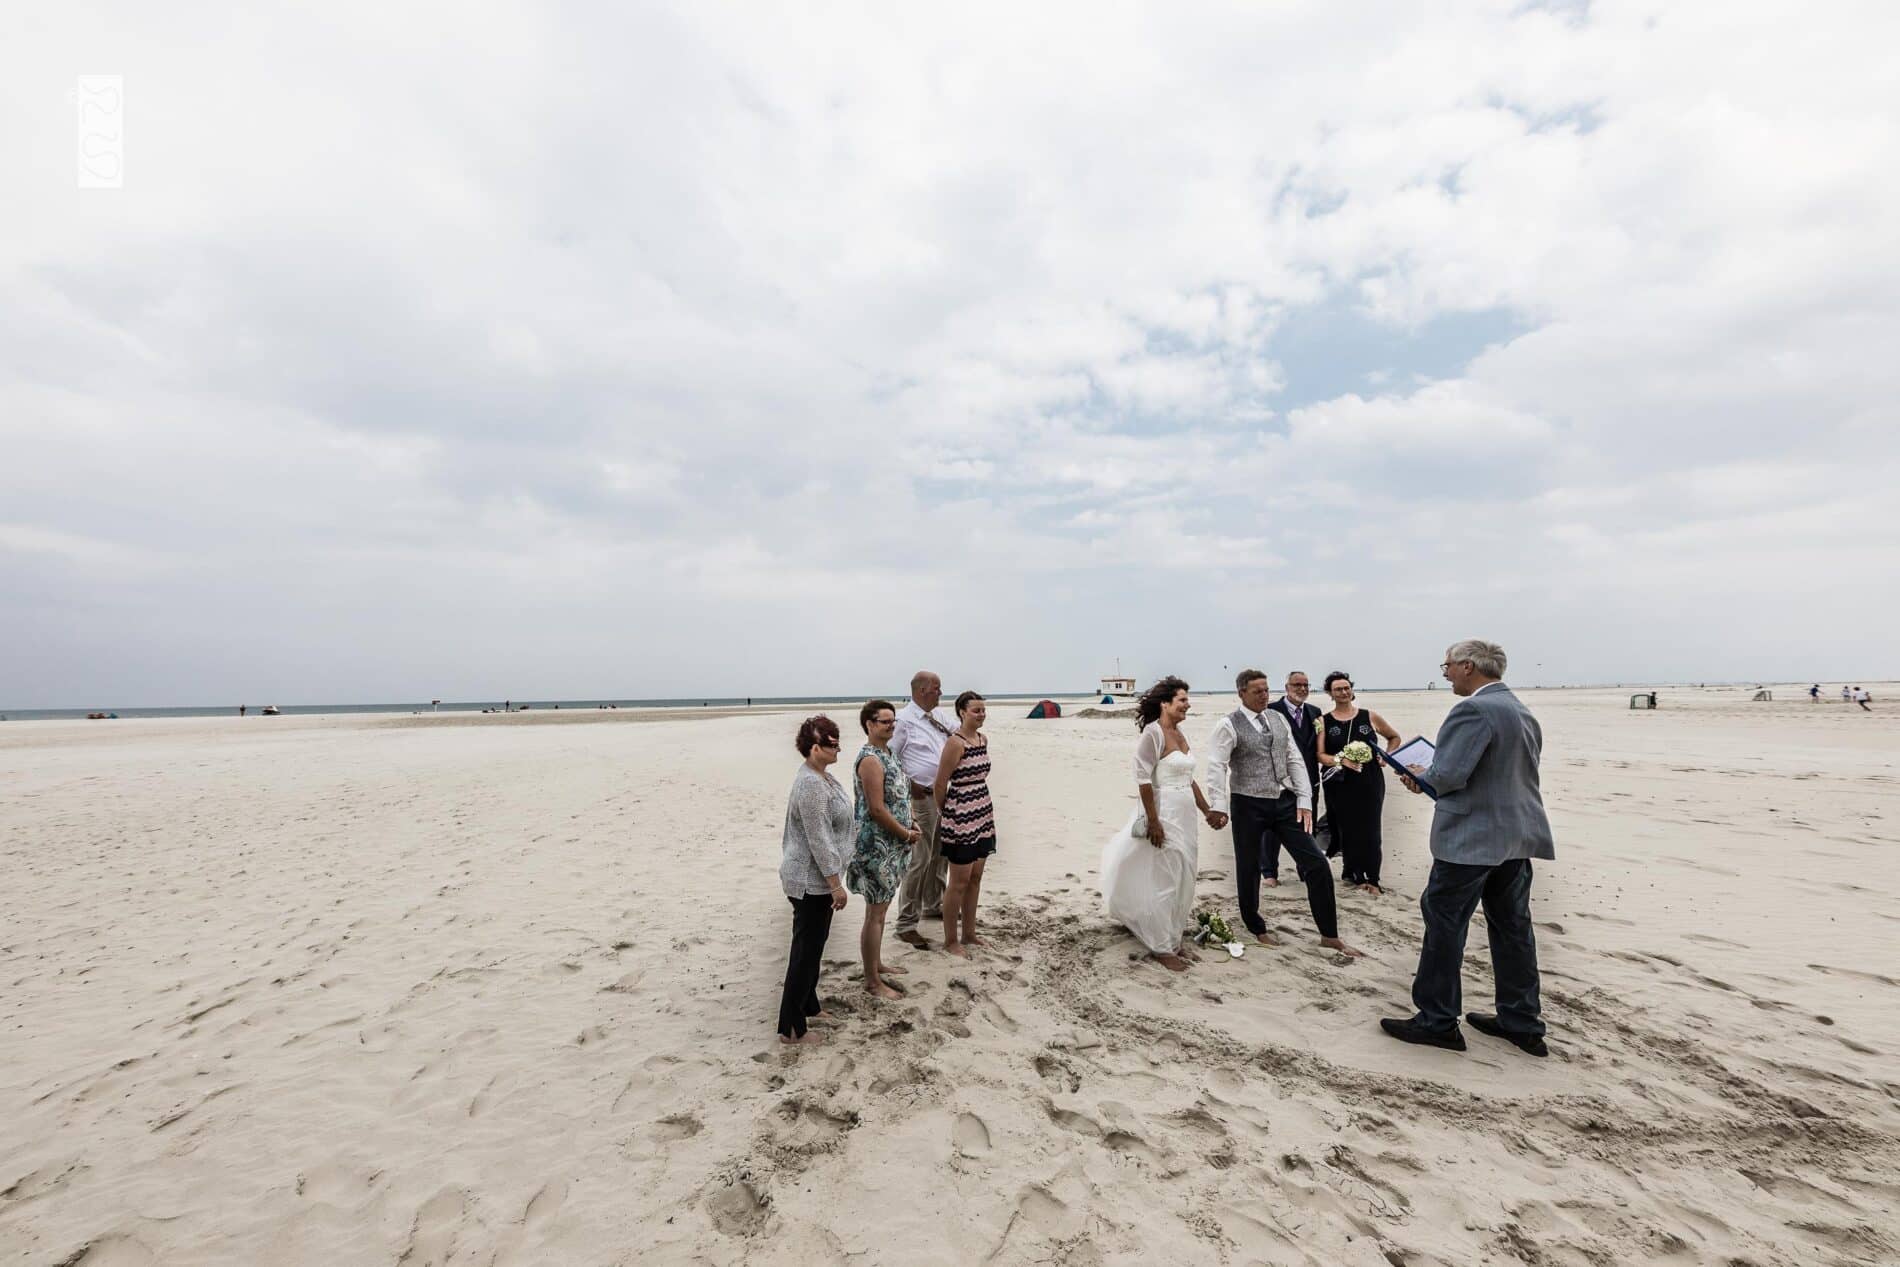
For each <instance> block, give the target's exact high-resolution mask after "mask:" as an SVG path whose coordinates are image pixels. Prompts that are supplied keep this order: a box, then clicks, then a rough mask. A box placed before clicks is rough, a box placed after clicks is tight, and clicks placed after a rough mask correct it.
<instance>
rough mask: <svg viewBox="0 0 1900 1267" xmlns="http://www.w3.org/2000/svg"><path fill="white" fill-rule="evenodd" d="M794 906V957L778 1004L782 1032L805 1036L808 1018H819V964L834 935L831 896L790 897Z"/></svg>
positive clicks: (787, 966) (825, 894)
mask: <svg viewBox="0 0 1900 1267" xmlns="http://www.w3.org/2000/svg"><path fill="white" fill-rule="evenodd" d="M785 900H786V901H788V902H790V903H791V904H792V958H791V962H790V963H788V964H786V965H785V993H784V994H783V995H782V996H780V998H779V1004H778V1032H779V1033H781V1034H783V1035H785V1036H786V1037H787V1038H803V1037H804V1036H805V1018H806V1017H807V1016H816V1015H818V1010H819V1008H818V964H819V961H820V960H822V959H823V958H824V955H825V938H827V937H829V936H831V894H829V893H820V894H818V895H817V896H816V897H811V896H807V897H788V898H786V899H785Z"/></svg>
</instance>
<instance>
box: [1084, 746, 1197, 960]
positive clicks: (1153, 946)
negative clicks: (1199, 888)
mask: <svg viewBox="0 0 1900 1267" xmlns="http://www.w3.org/2000/svg"><path fill="white" fill-rule="evenodd" d="M1161 748H1162V736H1161V724H1160V723H1159V722H1151V723H1149V725H1148V728H1147V729H1146V730H1144V731H1142V733H1141V742H1140V743H1138V744H1137V745H1136V746H1135V780H1136V782H1138V783H1147V782H1150V781H1152V782H1153V783H1154V789H1155V809H1156V810H1157V811H1158V812H1159V813H1160V816H1161V828H1162V835H1163V838H1164V839H1163V842H1162V845H1161V847H1160V848H1159V849H1157V848H1156V847H1155V845H1154V842H1153V841H1151V840H1149V839H1148V838H1147V837H1145V836H1137V835H1135V834H1134V828H1135V824H1136V823H1137V822H1139V821H1143V820H1144V819H1145V818H1146V815H1145V814H1144V812H1143V811H1142V808H1141V806H1139V805H1137V806H1136V807H1135V813H1134V816H1133V817H1132V818H1130V819H1129V821H1128V826H1126V827H1124V828H1122V829H1121V830H1120V831H1119V832H1117V833H1116V834H1115V835H1114V836H1113V837H1112V838H1110V840H1109V842H1108V845H1107V847H1106V848H1104V849H1103V850H1102V905H1103V907H1104V908H1105V909H1106V910H1107V912H1108V917H1109V918H1110V919H1112V920H1114V921H1115V922H1116V923H1118V924H1122V925H1124V926H1126V927H1127V929H1128V931H1129V932H1131V933H1133V934H1134V935H1135V937H1136V938H1137V939H1138V940H1139V941H1140V942H1141V944H1142V945H1144V946H1146V947H1147V948H1148V949H1149V950H1150V951H1152V952H1153V953H1155V954H1167V953H1169V952H1171V951H1174V950H1176V949H1178V948H1179V947H1180V945H1181V933H1182V931H1183V930H1184V929H1186V928H1187V926H1188V924H1189V922H1191V921H1192V920H1193V918H1194V876H1195V872H1196V871H1198V870H1199V869H1200V857H1201V851H1200V834H1199V828H1200V817H1201V816H1200V811H1199V810H1198V809H1196V808H1195V805H1194V758H1193V757H1191V756H1189V755H1188V754H1187V753H1185V752H1170V753H1168V754H1167V755H1165V756H1162V755H1160V754H1161Z"/></svg>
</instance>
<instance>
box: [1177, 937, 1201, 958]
mask: <svg viewBox="0 0 1900 1267" xmlns="http://www.w3.org/2000/svg"><path fill="white" fill-rule="evenodd" d="M1180 955H1181V957H1182V958H1183V959H1186V960H1189V961H1190V962H1193V963H1199V962H1200V961H1201V956H1200V953H1199V952H1198V951H1196V950H1195V949H1194V947H1192V946H1190V945H1188V944H1187V943H1186V942H1182V943H1181V950H1180Z"/></svg>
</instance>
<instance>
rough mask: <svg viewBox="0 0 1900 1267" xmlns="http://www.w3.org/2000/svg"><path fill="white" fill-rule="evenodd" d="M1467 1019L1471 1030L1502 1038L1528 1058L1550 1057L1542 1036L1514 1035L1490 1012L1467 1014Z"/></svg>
mask: <svg viewBox="0 0 1900 1267" xmlns="http://www.w3.org/2000/svg"><path fill="white" fill-rule="evenodd" d="M1465 1019H1466V1020H1467V1021H1470V1022H1471V1028H1473V1029H1475V1030H1477V1031H1478V1032H1479V1033H1480V1034H1489V1035H1491V1037H1493V1038H1502V1039H1503V1040H1504V1041H1505V1042H1507V1043H1509V1044H1511V1046H1513V1047H1515V1048H1517V1049H1518V1050H1519V1051H1521V1052H1523V1053H1524V1054H1525V1055H1527V1056H1548V1055H1550V1048H1548V1047H1546V1046H1545V1045H1544V1037H1543V1035H1541V1034H1513V1033H1512V1032H1511V1031H1510V1030H1508V1029H1505V1028H1504V1027H1503V1026H1502V1025H1500V1024H1498V1018H1497V1017H1495V1016H1493V1015H1492V1014H1491V1013H1489V1012H1466V1013H1465Z"/></svg>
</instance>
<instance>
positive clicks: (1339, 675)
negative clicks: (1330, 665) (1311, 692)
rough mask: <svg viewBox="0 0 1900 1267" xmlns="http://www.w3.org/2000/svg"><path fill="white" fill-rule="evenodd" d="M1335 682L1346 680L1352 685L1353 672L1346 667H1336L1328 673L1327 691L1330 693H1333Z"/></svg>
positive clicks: (1345, 681) (1347, 683)
mask: <svg viewBox="0 0 1900 1267" xmlns="http://www.w3.org/2000/svg"><path fill="white" fill-rule="evenodd" d="M1335 682H1344V683H1345V684H1346V685H1347V686H1351V685H1352V674H1350V673H1348V672H1346V670H1344V669H1334V670H1333V671H1332V672H1331V673H1328V674H1327V675H1326V693H1327V694H1328V695H1331V694H1332V693H1333V683H1335Z"/></svg>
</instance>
